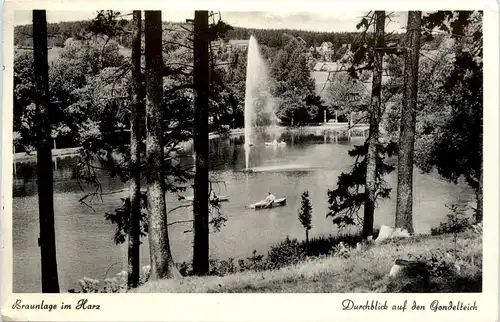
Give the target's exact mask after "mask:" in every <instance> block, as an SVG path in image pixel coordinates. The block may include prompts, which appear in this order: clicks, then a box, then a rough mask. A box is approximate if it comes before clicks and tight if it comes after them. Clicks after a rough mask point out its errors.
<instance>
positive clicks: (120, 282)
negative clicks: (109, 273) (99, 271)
mask: <svg viewBox="0 0 500 322" xmlns="http://www.w3.org/2000/svg"><path fill="white" fill-rule="evenodd" d="M150 272H151V266H144V267H143V268H142V270H141V274H140V276H139V285H140V284H144V283H146V282H147V280H148V279H149V276H150ZM127 280H128V273H127V271H121V272H120V273H118V274H116V276H114V277H111V278H106V279H104V285H103V287H102V288H101V287H100V281H99V280H98V279H93V278H90V277H84V278H82V279H81V280H79V281H78V284H79V285H80V289H81V292H78V291H76V290H69V292H70V293H124V292H126V291H127V289H128V287H127Z"/></svg>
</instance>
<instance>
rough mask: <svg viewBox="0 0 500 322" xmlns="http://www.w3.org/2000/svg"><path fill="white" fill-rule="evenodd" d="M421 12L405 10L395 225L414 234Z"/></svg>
mask: <svg viewBox="0 0 500 322" xmlns="http://www.w3.org/2000/svg"><path fill="white" fill-rule="evenodd" d="M421 16H422V13H421V12H420V11H409V12H408V25H407V28H406V30H407V31H406V45H405V46H406V53H405V75H404V93H403V108H402V110H401V127H400V134H399V151H398V190H397V199H396V227H398V228H402V229H406V230H408V232H409V233H413V209H412V207H413V155H414V147H415V121H416V115H417V93H418V58H419V55H420V25H421Z"/></svg>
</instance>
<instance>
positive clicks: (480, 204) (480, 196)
mask: <svg viewBox="0 0 500 322" xmlns="http://www.w3.org/2000/svg"><path fill="white" fill-rule="evenodd" d="M481 137H482V135H481ZM481 148H482V147H481ZM482 155H483V153H482V152H481V168H480V171H481V173H480V174H479V187H478V190H477V210H476V216H475V217H476V218H475V220H476V222H477V223H480V222H482V221H483V158H482Z"/></svg>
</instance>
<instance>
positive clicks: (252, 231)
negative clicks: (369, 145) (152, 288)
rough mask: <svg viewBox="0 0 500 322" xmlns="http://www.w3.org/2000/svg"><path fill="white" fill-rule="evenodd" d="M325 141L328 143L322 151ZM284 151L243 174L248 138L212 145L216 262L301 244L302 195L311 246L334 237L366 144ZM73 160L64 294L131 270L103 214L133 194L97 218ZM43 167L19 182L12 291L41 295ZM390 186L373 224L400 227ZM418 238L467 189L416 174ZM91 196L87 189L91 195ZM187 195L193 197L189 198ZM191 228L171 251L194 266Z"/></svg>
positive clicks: (185, 212) (62, 202)
mask: <svg viewBox="0 0 500 322" xmlns="http://www.w3.org/2000/svg"><path fill="white" fill-rule="evenodd" d="M325 135H326V143H325ZM283 139H284V140H285V141H286V143H287V144H286V145H285V146H277V147H276V146H275V147H272V146H265V145H256V146H253V147H252V151H251V152H252V153H251V155H250V164H251V166H252V167H254V168H255V169H257V170H259V169H260V170H261V171H255V172H253V173H245V172H243V171H242V170H243V169H244V168H245V153H244V149H243V145H242V143H243V140H242V137H233V138H228V139H217V140H212V141H211V146H210V161H211V169H212V171H211V174H212V175H214V176H217V178H218V179H219V180H221V181H222V182H224V184H221V185H219V187H217V189H219V190H218V191H217V192H218V193H219V194H224V195H229V196H230V200H229V202H225V203H223V204H222V208H221V211H222V212H223V213H224V214H225V215H227V217H228V221H227V223H226V227H223V228H222V230H221V231H220V232H217V233H214V234H211V235H210V254H211V256H212V257H213V258H219V259H227V258H228V257H233V258H241V257H246V256H249V255H250V254H251V253H252V251H253V250H257V252H259V253H266V252H267V250H268V248H269V246H270V245H272V244H275V243H278V242H279V241H281V240H283V239H284V238H285V237H286V236H290V237H296V238H300V239H302V238H304V231H303V228H302V227H301V225H300V223H299V221H298V219H297V210H298V209H299V208H300V194H301V193H302V192H303V191H304V190H308V191H309V193H310V196H311V201H312V204H313V209H314V210H313V223H312V224H313V228H312V230H311V232H310V235H311V237H314V236H319V235H328V234H335V233H336V232H337V230H336V228H335V226H334V225H333V224H332V222H331V219H330V218H326V216H325V215H326V213H327V211H328V203H327V195H326V191H327V189H331V188H333V187H334V186H335V184H336V182H337V178H338V176H339V175H340V173H341V172H343V171H347V170H348V169H349V167H350V166H351V164H352V158H350V157H349V155H348V150H349V149H350V148H351V146H352V144H361V143H362V142H363V139H362V138H359V139H356V138H353V139H352V141H351V142H344V141H342V140H338V143H335V139H334V138H331V137H330V135H329V134H328V133H326V134H325V133H319V135H312V136H308V135H304V136H302V135H290V134H285V135H283ZM181 162H182V163H183V164H186V165H192V164H193V158H192V153H191V152H190V151H187V152H186V154H185V155H184V156H182V158H181ZM76 164H77V160H76V159H74V158H65V159H59V160H58V164H57V169H55V171H54V178H55V182H54V184H55V186H54V188H55V196H54V203H55V210H56V218H55V224H56V235H57V251H58V267H59V271H60V284H61V288H62V290H66V289H69V288H75V287H78V285H77V280H78V279H80V278H82V277H83V276H90V277H94V278H102V276H103V275H104V274H105V272H106V270H107V269H108V268H109V267H110V266H111V265H112V264H114V263H116V262H118V263H121V265H114V266H113V267H112V268H111V269H110V271H109V274H108V275H111V274H115V273H117V272H118V271H120V270H122V269H124V268H125V267H126V258H127V250H126V246H125V245H119V246H117V245H114V243H113V234H114V231H115V227H114V225H112V224H111V223H109V222H107V221H105V220H104V213H105V212H110V211H113V210H114V209H115V208H116V207H118V206H120V204H121V200H120V198H123V197H124V196H125V195H126V194H127V193H126V192H125V193H123V194H113V195H107V196H104V197H103V201H102V202H101V201H96V202H95V203H93V204H92V207H93V209H90V208H88V207H87V206H85V205H82V204H81V203H79V202H78V200H79V199H80V198H81V197H82V196H83V195H84V194H85V191H82V189H81V187H80V185H79V183H78V181H77V180H76V174H77V173H76ZM35 170H36V164H18V165H17V173H16V175H15V176H14V187H13V189H14V196H15V198H14V200H13V242H14V291H15V292H39V291H40V282H39V279H40V277H39V261H40V260H39V258H40V255H39V248H38V245H37V238H38V234H39V231H38V230H39V226H38V210H37V207H38V203H37V198H36V171H35ZM99 180H100V181H101V183H102V185H103V189H104V191H112V190H118V189H122V188H125V187H126V186H127V185H126V184H125V183H122V182H120V181H119V179H116V178H111V177H109V176H108V175H107V174H105V173H99ZM387 181H388V182H389V184H390V185H391V187H393V191H392V193H391V199H390V200H387V201H383V202H380V203H379V206H378V208H377V209H376V213H375V225H376V226H377V225H381V224H387V225H392V224H393V216H394V209H395V190H396V189H395V186H396V182H397V178H396V176H395V175H394V174H391V175H389V176H388V177H387ZM414 182H415V189H414V195H415V202H414V216H415V230H416V231H417V232H425V231H428V230H429V229H430V227H434V226H436V225H437V224H438V223H439V222H440V221H442V220H444V219H445V216H446V214H447V213H448V210H447V209H446V207H445V204H446V203H456V202H463V203H470V202H473V200H474V196H473V194H472V192H471V191H470V189H469V188H468V187H467V186H466V185H453V184H450V183H448V182H445V181H443V180H440V179H439V178H438V177H437V176H434V175H422V174H420V173H419V172H418V171H416V173H415V181H414ZM84 189H87V190H88V189H90V187H84ZM268 191H271V192H273V194H274V195H276V197H286V198H287V205H286V206H284V207H278V208H273V209H266V210H253V209H248V205H250V204H252V203H255V202H257V201H259V200H262V199H264V198H265V197H266V195H267V192H268ZM185 194H186V195H192V190H191V189H188V191H186V192H185ZM180 203H181V202H180V201H179V200H178V199H177V198H176V196H171V195H167V206H168V207H169V209H172V208H173V207H175V206H177V205H179V204H180ZM191 216H192V210H191V209H182V210H180V211H178V212H173V213H172V214H170V215H169V220H172V221H174V220H182V219H190V218H191ZM189 229H191V227H190V225H189V224H183V225H176V226H170V227H169V234H170V238H171V243H172V245H171V246H172V252H173V256H174V258H175V260H176V261H179V262H181V261H189V260H191V256H192V234H191V233H185V231H186V230H189ZM147 247H148V243H147V239H145V240H144V243H143V245H142V246H141V250H142V253H141V264H142V265H147V264H148V262H149V251H148V248H147Z"/></svg>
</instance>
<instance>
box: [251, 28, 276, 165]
mask: <svg viewBox="0 0 500 322" xmlns="http://www.w3.org/2000/svg"><path fill="white" fill-rule="evenodd" d="M269 80H270V78H269V71H268V67H267V64H266V62H265V60H264V59H263V58H262V56H261V54H260V49H259V44H258V43H257V39H255V37H254V36H251V37H250V40H249V44H248V58H247V75H246V88H245V166H246V169H248V168H249V167H248V166H249V159H250V149H251V146H252V145H253V144H256V142H255V141H256V135H255V129H256V128H261V129H264V130H265V131H266V132H269V134H271V139H272V140H275V139H276V135H277V131H276V129H277V118H276V113H275V107H276V100H275V99H274V97H273V96H272V95H271V93H270V91H269V87H270V82H269Z"/></svg>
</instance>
